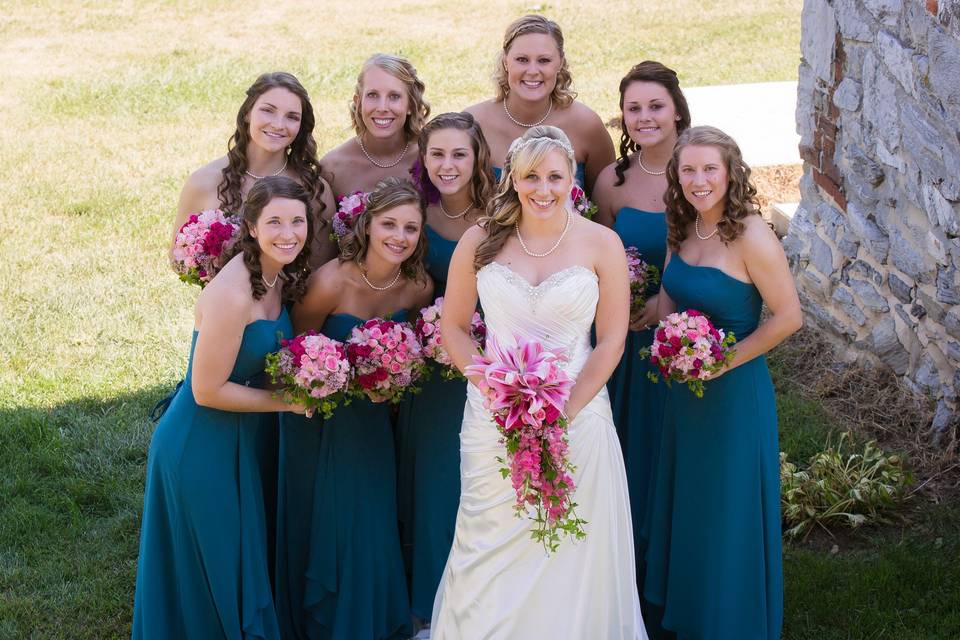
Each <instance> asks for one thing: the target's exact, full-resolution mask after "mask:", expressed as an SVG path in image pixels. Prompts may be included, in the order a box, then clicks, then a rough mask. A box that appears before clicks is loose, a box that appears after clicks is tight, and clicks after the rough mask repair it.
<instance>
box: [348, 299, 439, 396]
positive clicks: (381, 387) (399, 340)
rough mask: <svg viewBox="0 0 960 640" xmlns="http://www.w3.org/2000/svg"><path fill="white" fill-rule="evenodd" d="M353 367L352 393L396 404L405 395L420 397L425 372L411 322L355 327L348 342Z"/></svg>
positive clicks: (372, 322)
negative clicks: (421, 379)
mask: <svg viewBox="0 0 960 640" xmlns="http://www.w3.org/2000/svg"><path fill="white" fill-rule="evenodd" d="M347 358H348V359H349V360H350V364H351V365H353V370H354V377H353V380H352V381H351V383H350V393H351V394H352V395H354V396H357V397H367V398H369V399H370V400H373V401H374V402H385V401H387V400H389V401H390V402H393V403H397V402H400V399H401V398H402V397H403V394H404V392H410V393H417V392H418V391H419V390H420V389H419V387H417V385H416V383H417V381H418V380H420V378H421V377H422V376H423V374H424V372H425V371H426V362H425V361H424V359H423V349H422V348H421V346H420V341H419V340H418V339H417V334H416V333H415V332H414V330H413V327H412V326H410V323H408V322H394V321H392V320H383V319H381V318H373V319H371V320H367V321H366V322H364V323H363V324H362V325H360V326H359V327H354V328H353V331H352V332H351V334H350V337H349V338H347Z"/></svg>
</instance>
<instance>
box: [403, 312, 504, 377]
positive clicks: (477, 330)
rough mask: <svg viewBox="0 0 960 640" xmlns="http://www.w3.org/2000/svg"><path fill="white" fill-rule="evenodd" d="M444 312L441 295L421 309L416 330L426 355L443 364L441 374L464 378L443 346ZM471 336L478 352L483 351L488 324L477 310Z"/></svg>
mask: <svg viewBox="0 0 960 640" xmlns="http://www.w3.org/2000/svg"><path fill="white" fill-rule="evenodd" d="M442 313H443V296H440V297H439V298H437V299H436V300H434V301H433V304H432V305H430V306H429V307H424V308H423V309H421V310H420V317H418V318H417V322H416V324H415V325H414V331H416V332H417V337H418V338H420V346H422V347H423V355H424V357H426V358H429V359H431V360H434V361H436V362H437V363H438V364H440V365H442V366H441V369H440V375H441V376H443V377H444V378H445V379H447V380H456V379H458V378H460V379H462V378H463V374H461V373H460V371H458V370H457V368H456V367H455V366H453V362H451V360H450V356H449V354H447V350H446V348H445V347H444V346H443V339H442V338H441V336H440V314H442ZM470 336H471V337H472V338H473V341H474V344H475V345H476V349H477V352H479V351H481V345H482V344H483V341H484V338H486V336H487V326H486V325H485V324H484V323H483V318H481V317H480V314H479V313H478V312H476V311H474V312H473V318H472V320H471V321H470Z"/></svg>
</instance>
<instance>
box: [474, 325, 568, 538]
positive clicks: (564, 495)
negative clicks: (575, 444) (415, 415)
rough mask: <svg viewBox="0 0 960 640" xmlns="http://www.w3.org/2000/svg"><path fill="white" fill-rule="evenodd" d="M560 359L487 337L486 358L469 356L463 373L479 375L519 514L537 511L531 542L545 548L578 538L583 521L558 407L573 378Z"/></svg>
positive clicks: (529, 345) (526, 344)
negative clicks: (502, 446) (578, 512)
mask: <svg viewBox="0 0 960 640" xmlns="http://www.w3.org/2000/svg"><path fill="white" fill-rule="evenodd" d="M558 358H559V356H558V354H557V353H556V352H553V351H548V350H545V349H544V348H543V346H542V345H540V344H539V343H537V342H532V341H527V340H524V339H523V338H520V339H518V340H517V346H516V347H514V348H507V347H504V346H501V345H500V344H499V343H498V342H497V341H496V340H495V339H494V338H493V337H492V336H491V337H490V338H488V339H487V349H486V352H485V353H484V354H483V355H475V356H473V364H471V365H469V366H468V367H467V368H466V373H467V374H468V375H477V376H480V377H481V378H482V379H481V380H480V382H479V384H478V386H479V388H480V391H481V393H482V394H483V404H484V407H486V408H487V410H489V411H490V413H491V414H492V416H493V421H494V422H495V423H496V425H497V429H498V430H499V432H500V435H501V442H503V443H504V444H505V445H506V449H507V455H506V458H505V459H504V458H499V457H498V458H497V461H498V462H500V463H501V464H504V465H506V466H505V467H504V468H502V469H501V470H500V472H501V473H502V474H503V477H504V478H506V477H507V476H510V481H511V483H512V485H513V490H514V492H515V493H516V503H515V505H514V509H515V511H516V514H517V517H523V515H525V514H527V512H528V508H532V509H533V511H534V514H533V520H534V521H535V522H536V526H535V527H534V528H533V530H532V534H533V539H534V540H536V541H537V542H540V543H541V544H543V546H544V548H545V549H546V550H547V551H548V552H554V551H556V550H557V548H558V546H559V544H560V536H561V535H567V536H572V537H573V538H575V539H577V540H581V539H583V538H584V536H586V533H585V532H584V530H583V525H584V524H586V522H585V521H583V520H581V519H580V518H578V517H577V515H576V512H575V510H574V509H575V507H576V506H577V504H576V503H575V502H574V501H573V492H574V489H575V485H574V481H573V476H572V475H571V474H572V473H573V471H574V468H573V465H572V464H571V463H570V460H569V459H568V457H567V446H568V445H567V419H566V417H565V416H564V415H563V408H564V406H566V403H567V400H568V399H569V398H570V389H571V387H573V380H571V379H570V378H569V377H568V376H567V374H566V373H565V372H564V371H563V369H561V368H560V363H559V359H558Z"/></svg>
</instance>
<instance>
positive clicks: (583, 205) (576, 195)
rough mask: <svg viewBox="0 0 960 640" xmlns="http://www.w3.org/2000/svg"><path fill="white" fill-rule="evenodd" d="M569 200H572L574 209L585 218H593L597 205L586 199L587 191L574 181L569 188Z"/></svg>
mask: <svg viewBox="0 0 960 640" xmlns="http://www.w3.org/2000/svg"><path fill="white" fill-rule="evenodd" d="M570 200H572V201H573V208H574V210H575V211H576V212H577V213H579V214H580V215H581V216H583V217H584V218H586V219H587V220H593V216H595V215H596V214H597V210H598V209H599V207H598V206H597V205H595V204H593V203H592V202H590V200H588V199H587V192H586V191H584V190H583V189H582V188H581V187H580V185H578V184H576V183H574V185H573V188H572V189H570Z"/></svg>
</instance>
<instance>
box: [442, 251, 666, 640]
mask: <svg viewBox="0 0 960 640" xmlns="http://www.w3.org/2000/svg"><path fill="white" fill-rule="evenodd" d="M477 291H478V293H479V297H480V302H481V304H482V306H483V310H484V315H485V321H486V324H487V331H488V335H491V334H492V335H494V336H496V338H497V340H498V341H499V342H500V343H501V344H505V345H512V344H515V339H514V336H517V335H522V336H524V337H526V338H527V339H532V340H536V341H538V342H540V343H541V344H543V345H544V346H545V347H547V348H550V349H554V348H558V347H560V348H563V349H565V350H566V353H567V357H568V359H569V360H568V362H567V363H566V364H565V365H564V368H565V369H566V371H567V373H568V374H569V375H570V376H571V377H574V378H575V377H576V376H577V374H578V373H579V372H580V370H581V369H582V368H583V365H584V363H585V362H586V360H587V358H588V356H589V355H590V353H591V352H592V348H591V346H590V326H591V324H592V323H593V320H594V316H595V314H596V308H597V301H598V299H599V295H600V294H599V285H598V281H597V276H596V274H595V273H593V271H591V270H589V269H587V268H585V267H582V266H574V267H570V268H567V269H563V270H562V271H558V272H557V273H554V274H553V275H551V276H550V277H549V278H547V279H546V280H544V281H543V282H542V283H541V284H540V285H539V286H536V287H534V286H532V285H530V284H529V283H528V282H527V281H526V280H524V279H523V278H522V277H521V276H519V275H518V274H516V273H515V272H513V271H512V270H511V269H510V268H509V267H506V266H504V265H502V264H499V263H497V262H491V263H490V264H488V265H486V266H484V267H483V268H482V269H480V271H479V272H478V273H477ZM467 388H468V391H467V403H466V407H465V409H464V414H463V427H462V429H461V432H460V482H461V493H460V508H459V510H458V512H457V524H456V534H455V537H454V540H453V547H452V549H451V550H450V556H449V557H448V559H447V565H446V568H445V570H444V573H443V578H442V579H441V581H440V586H439V588H438V589H437V596H436V600H435V602H434V607H433V619H432V621H431V635H430V637H431V638H432V640H481V639H494V638H496V639H504V640H537V639H543V640H560V639H563V640H568V639H569V640H579V639H591V640H592V639H597V640H614V639H625V640H635V639H645V638H646V637H647V636H646V632H645V631H644V627H643V620H642V617H641V614H640V602H639V599H638V596H637V587H636V580H635V575H634V573H635V569H634V567H635V564H634V558H633V534H632V531H631V520H630V502H629V499H628V496H627V479H626V475H625V473H624V469H623V457H622V456H621V453H620V443H619V441H618V440H617V434H616V431H615V429H614V425H613V418H612V415H611V412H610V400H609V397H608V396H607V391H606V388H604V389H601V390H600V393H598V394H597V395H596V397H594V398H593V400H591V401H590V403H589V404H588V405H587V406H586V407H584V408H583V410H582V411H581V412H580V413H579V414H578V415H577V417H576V419H574V421H573V422H572V423H571V424H570V426H569V438H570V449H569V456H570V460H571V462H572V463H573V464H574V465H575V466H576V471H575V472H574V474H573V477H574V481H575V482H576V491H575V494H574V500H575V502H577V504H578V506H577V513H578V515H579V516H580V517H581V518H583V519H584V520H586V521H587V524H586V525H585V526H584V529H585V530H586V533H587V536H586V539H585V540H582V541H579V542H575V541H573V540H571V539H569V538H562V541H561V543H560V549H559V550H558V551H557V552H556V553H554V554H551V555H549V556H548V555H547V554H546V552H545V551H544V548H543V546H542V545H541V544H540V543H539V542H536V541H534V540H532V539H531V537H530V530H531V528H532V527H533V522H532V521H531V520H528V519H526V518H517V517H516V516H515V514H514V510H513V505H514V499H515V497H514V492H513V488H512V486H511V484H510V480H509V478H506V479H505V478H503V477H502V476H501V474H500V471H499V469H500V466H501V465H500V463H498V462H497V460H496V458H497V456H503V455H504V453H505V451H504V448H503V445H501V444H499V442H498V441H499V434H498V432H497V428H496V426H495V425H494V423H493V422H492V420H491V419H490V414H489V413H488V412H487V411H486V410H485V409H484V408H483V401H482V398H481V396H480V392H479V391H478V389H477V388H476V387H475V386H474V385H472V384H469V385H467Z"/></svg>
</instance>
